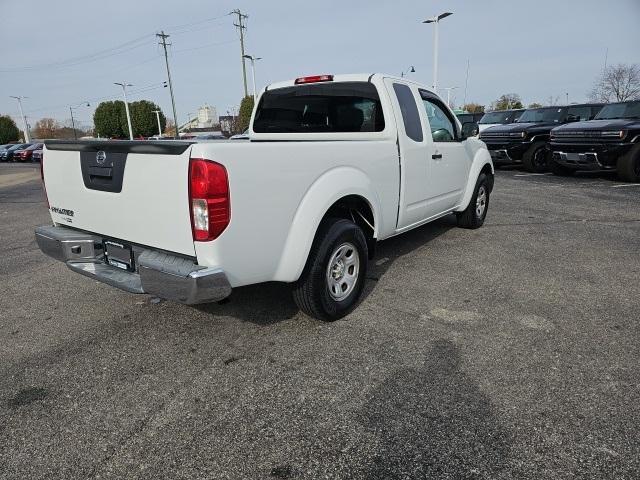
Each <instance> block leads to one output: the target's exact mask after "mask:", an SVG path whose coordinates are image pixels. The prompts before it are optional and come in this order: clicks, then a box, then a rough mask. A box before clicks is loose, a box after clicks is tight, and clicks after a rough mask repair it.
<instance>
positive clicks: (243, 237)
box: [36, 74, 493, 320]
mask: <svg viewBox="0 0 640 480" xmlns="http://www.w3.org/2000/svg"><path fill="white" fill-rule="evenodd" d="M252 118H253V121H252V124H251V126H250V132H251V134H250V136H251V140H250V141H248V142H217V143H215V142H212V143H192V142H149V141H146V142H137V141H133V142H126V141H123V142H117V145H115V144H114V142H101V141H93V142H92V141H89V142H84V143H83V144H82V145H79V144H78V143H77V142H65V141H47V142H45V152H46V155H45V160H44V162H43V179H44V185H45V192H46V196H47V198H48V202H49V204H50V213H51V219H52V220H53V223H54V226H43V227H39V228H38V229H37V230H36V239H37V241H38V245H39V246H40V248H41V249H42V251H43V252H45V253H47V254H48V255H50V256H52V257H54V258H56V259H58V260H62V261H63V262H66V264H67V266H68V267H69V268H70V269H71V270H73V271H75V272H78V273H81V274H83V275H86V276H88V277H90V278H92V279H94V280H98V281H102V282H105V283H108V284H109V285H112V286H115V287H119V288H121V289H123V290H126V291H128V292H134V293H144V292H147V293H151V294H154V295H156V296H159V297H162V298H166V299H170V300H175V301H178V302H183V303H187V304H194V303H205V302H214V301H217V300H220V299H222V298H225V297H227V296H228V295H229V294H230V293H231V289H232V288H234V287H240V286H243V285H249V284H256V283H260V282H269V281H277V282H286V283H290V284H292V288H293V297H294V299H295V301H296V303H297V304H298V306H299V307H300V309H301V310H302V311H304V312H305V313H307V314H309V315H310V316H313V317H316V318H319V319H323V320H335V319H337V318H340V317H342V316H344V315H346V314H347V313H348V312H350V311H351V310H352V309H353V308H355V306H356V305H357V302H358V300H359V298H360V296H361V293H362V288H363V286H364V283H365V280H366V275H367V266H368V261H369V259H370V258H372V257H373V255H374V250H375V245H376V242H377V241H378V240H383V239H385V238H389V237H392V236H394V235H398V234H401V233H403V232H406V231H408V230H411V229H413V228H416V227H418V226H420V225H423V224H425V223H427V222H429V221H432V220H435V219H437V218H440V217H442V216H444V215H448V214H450V213H455V214H456V216H457V219H458V223H459V225H460V226H461V227H464V228H478V227H480V226H481V225H482V224H483V222H484V219H485V216H486V214H487V208H488V205H489V198H490V195H491V190H492V188H493V167H492V163H491V157H490V155H489V152H488V151H487V149H486V146H485V145H484V143H482V142H481V141H479V140H478V139H477V138H473V136H474V135H475V134H476V133H477V125H476V124H473V123H465V124H464V125H460V123H459V122H458V121H457V119H456V117H455V115H454V114H453V112H452V111H451V110H450V109H449V108H448V107H447V106H446V105H445V103H444V102H443V101H442V100H441V99H440V98H439V97H438V96H437V95H436V94H434V93H433V92H431V91H429V89H428V87H423V86H421V85H419V84H417V83H414V82H411V81H409V80H408V79H401V78H395V77H388V76H385V75H381V74H373V75H368V74H367V75H362V74H358V75H343V76H335V77H334V76H333V75H322V76H314V77H303V78H298V79H296V80H292V81H287V82H282V83H277V84H273V85H271V86H269V88H268V89H267V90H266V91H263V92H262V93H261V95H260V98H259V99H258V102H257V104H256V110H255V112H254V114H253V117H252ZM150 160H153V161H152V162H150ZM125 162H126V169H125V168H124V167H125ZM151 164H153V168H151V169H150V168H149V165H151ZM105 192H109V194H107V195H105ZM232 212H233V214H232ZM98 213H99V214H98ZM114 239H118V240H114ZM95 300H96V301H98V299H95Z"/></svg>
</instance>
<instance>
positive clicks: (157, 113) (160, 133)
mask: <svg viewBox="0 0 640 480" xmlns="http://www.w3.org/2000/svg"><path fill="white" fill-rule="evenodd" d="M153 113H155V114H156V120H158V136H160V137H161V136H162V127H161V126H160V110H154V111H153Z"/></svg>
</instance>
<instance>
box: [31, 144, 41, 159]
mask: <svg viewBox="0 0 640 480" xmlns="http://www.w3.org/2000/svg"><path fill="white" fill-rule="evenodd" d="M38 145H39V147H38V148H35V149H34V150H33V153H32V154H31V161H32V162H41V161H42V149H43V148H44V144H43V143H39V144H38Z"/></svg>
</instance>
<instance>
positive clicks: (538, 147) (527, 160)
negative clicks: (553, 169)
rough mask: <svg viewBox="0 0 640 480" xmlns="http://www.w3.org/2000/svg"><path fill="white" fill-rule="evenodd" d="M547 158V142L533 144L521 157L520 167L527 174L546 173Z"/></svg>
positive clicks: (547, 167) (547, 168) (547, 166)
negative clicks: (522, 167)
mask: <svg viewBox="0 0 640 480" xmlns="http://www.w3.org/2000/svg"><path fill="white" fill-rule="evenodd" d="M549 157H550V155H549V152H548V151H547V142H545V141H543V140H541V141H538V142H533V145H531V146H530V147H529V149H528V150H527V151H526V152H524V155H523V156H522V165H523V166H524V169H525V170H526V171H527V172H532V173H542V172H546V171H548V170H549Z"/></svg>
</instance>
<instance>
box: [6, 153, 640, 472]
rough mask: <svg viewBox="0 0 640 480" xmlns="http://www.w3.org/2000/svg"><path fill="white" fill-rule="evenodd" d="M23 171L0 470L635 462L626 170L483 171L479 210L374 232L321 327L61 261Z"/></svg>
mask: <svg viewBox="0 0 640 480" xmlns="http://www.w3.org/2000/svg"><path fill="white" fill-rule="evenodd" d="M18 174H22V176H21V177H18V176H16V175H18ZM36 177H37V169H35V168H33V167H32V166H14V165H11V166H8V165H0V214H1V219H2V221H1V222H0V238H1V239H2V242H0V278H1V284H0V289H1V291H2V293H1V295H0V477H1V478H11V479H27V478H29V479H38V478H56V479H66V478H215V479H218V478H220V479H245V478H246V479H272V478H280V479H282V478H291V479H319V478H331V479H347V478H362V479H396V478H397V479H400V478H402V479H407V478H451V479H458V478H492V479H493V478H498V479H502V478H505V479H506V478H517V479H528V478H530V479H542V478H596V479H603V478H612V479H614V478H615V479H635V478H639V477H640V435H639V433H638V432H639V431H640V369H639V368H638V365H639V363H640V341H639V340H640V335H639V333H640V327H639V323H640V322H639V320H640V281H639V279H640V254H639V252H640V209H639V208H638V207H639V205H640V185H633V184H621V183H620V182H618V181H617V180H616V179H615V177H614V176H598V175H589V176H578V177H575V178H558V177H553V176H549V175H528V174H524V173H522V172H520V171H517V170H502V171H499V172H498V173H497V178H496V187H495V191H494V194H493V196H492V198H491V207H490V211H489V216H488V219H487V223H486V224H485V227H484V228H482V229H480V230H476V231H468V230H461V229H458V228H455V222H454V220H453V219H452V218H445V219H442V220H440V221H438V222H436V223H435V224H431V225H427V226H425V227H423V228H420V229H418V230H417V231H413V232H410V233H409V234H406V235H404V236H401V237H398V238H395V239H392V240H389V241H387V242H383V243H382V244H381V245H380V248H379V251H378V255H377V258H376V260H375V264H374V265H373V267H372V269H371V271H370V275H369V280H368V284H367V294H366V298H365V300H364V301H363V303H362V304H361V305H360V307H359V308H358V309H357V310H356V311H355V312H354V313H353V314H351V315H350V316H349V317H347V318H346V319H344V320H341V321H338V322H335V323H332V324H323V323H320V322H317V321H315V320H311V319H309V318H307V317H305V316H303V315H302V314H301V313H299V312H298V311H297V309H296V307H295V305H294V303H293V302H292V300H291V299H290V296H289V294H288V290H287V288H286V287H285V286H282V285H277V284H269V285H260V286H254V287H247V288H242V289H237V290H236V291H235V292H234V294H233V295H232V297H231V298H230V300H229V301H228V302H226V303H223V304H220V305H218V304H215V305H208V306H204V307H199V308H192V307H187V306H182V305H177V304H173V303H169V302H164V301H161V302H160V301H157V299H153V298H151V297H148V296H134V295H130V294H126V293H123V292H120V291H118V290H115V289H113V288H110V287H107V286H105V285H102V284H98V283H96V282H93V281H91V280H89V279H87V278H85V277H81V276H79V275H76V274H73V273H71V272H70V271H69V270H67V269H66V268H65V267H64V266H63V265H61V264H59V263H56V262H55V261H53V260H52V259H49V258H47V257H45V256H44V255H42V254H41V253H40V252H39V250H38V248H37V246H36V244H35V241H34V238H33V228H34V226H36V225H40V224H45V223H48V222H49V217H48V213H47V211H46V208H45V206H44V203H43V195H42V192H41V188H40V184H39V180H37V179H36Z"/></svg>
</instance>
